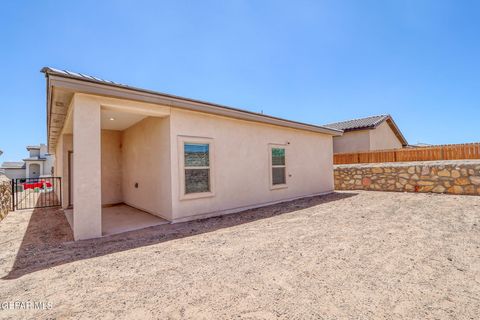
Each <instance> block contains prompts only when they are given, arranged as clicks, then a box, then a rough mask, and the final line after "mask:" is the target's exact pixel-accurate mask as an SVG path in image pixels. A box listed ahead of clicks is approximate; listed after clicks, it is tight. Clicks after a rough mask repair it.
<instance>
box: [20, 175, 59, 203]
mask: <svg viewBox="0 0 480 320" xmlns="http://www.w3.org/2000/svg"><path fill="white" fill-rule="evenodd" d="M12 204H13V208H12V209H13V210H23V209H33V208H47V207H56V206H61V205H62V178H60V177H46V178H26V179H12Z"/></svg>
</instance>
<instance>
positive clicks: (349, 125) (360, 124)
mask: <svg viewBox="0 0 480 320" xmlns="http://www.w3.org/2000/svg"><path fill="white" fill-rule="evenodd" d="M388 118H390V115H388V114H387V115H378V116H371V117H367V118H360V119H352V120H347V121H342V122H335V123H330V124H326V125H325V126H326V127H330V128H334V129H340V130H344V131H353V130H362V129H372V128H375V127H377V126H378V125H379V124H381V123H382V122H383V121H385V120H387V119H388Z"/></svg>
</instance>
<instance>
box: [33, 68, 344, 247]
mask: <svg viewBox="0 0 480 320" xmlns="http://www.w3.org/2000/svg"><path fill="white" fill-rule="evenodd" d="M42 72H44V73H45V75H46V78H47V131H48V146H49V151H50V152H52V153H54V154H55V157H56V163H55V176H60V177H62V181H63V186H62V188H63V192H62V202H63V206H64V207H67V206H69V205H73V226H72V228H73V233H74V237H75V239H77V240H78V239H87V238H94V237H99V236H101V235H102V206H110V205H113V204H118V203H125V204H127V205H129V206H132V207H134V208H137V209H141V210H143V211H145V212H148V213H150V214H152V215H156V216H159V217H162V218H164V219H167V220H169V221H171V222H180V221H187V220H193V219H200V218H205V217H209V216H216V215H223V214H228V213H233V212H238V211H242V210H245V209H248V208H253V207H259V206H264V205H268V204H272V203H276V202H281V201H287V200H291V199H295V198H300V197H306V196H313V195H319V194H325V193H329V192H332V191H333V189H334V184H333V163H332V162H333V149H332V142H333V141H332V137H333V136H338V135H341V134H342V131H341V130H337V129H332V128H326V127H323V126H316V125H309V124H304V123H299V122H295V121H289V120H284V119H280V118H275V117H271V116H267V115H263V114H258V113H253V112H248V111H244V110H240V109H234V108H230V107H225V106H221V105H217V104H213V103H208V102H202V101H198V100H193V99H188V98H182V97H178V96H172V95H167V94H162V93H158V92H154V91H149V90H144V89H138V88H133V87H130V86H126V85H121V84H117V83H114V82H110V81H105V80H101V79H98V78H95V77H91V76H87V75H83V74H78V73H73V72H68V71H62V70H56V69H52V68H44V69H42Z"/></svg>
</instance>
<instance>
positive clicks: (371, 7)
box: [0, 0, 480, 162]
mask: <svg viewBox="0 0 480 320" xmlns="http://www.w3.org/2000/svg"><path fill="white" fill-rule="evenodd" d="M479 32H480V2H478V1H448V0H445V1H428V0H412V1H409V0H398V1H393V0H392V1H387V0H377V1H369V0H362V1H358V0H356V1H354V0H351V1H347V0H331V1H321V0H319V1H253V0H252V1H234V0H232V1H220V0H218V1H208V0H207V1H168V2H167V1H76V2H73V1H8V2H7V1H2V2H1V3H0V41H1V50H0V64H1V67H2V68H1V69H2V76H1V78H0V97H1V101H0V111H1V112H0V149H2V150H3V151H4V155H3V156H1V157H0V162H1V161H8V160H19V159H21V158H23V157H25V156H26V152H27V151H26V150H25V146H26V145H31V144H36V143H40V142H45V141H46V124H45V122H46V120H45V79H44V78H43V75H42V74H41V73H40V72H39V70H40V69H41V68H42V67H43V66H52V67H56V68H61V69H69V70H72V71H76V72H82V73H87V74H91V75H95V76H99V77H103V78H106V79H110V80H113V81H117V82H122V83H125V84H130V85H133V86H138V87H143V88H148V89H153V90H157V91H161V92H166V93H172V94H177V95H181V96H186V97H191V98H198V99H202V100H207V101H212V102H217V103H221V104H226V105H231V106H234V107H239V108H243V109H248V110H252V111H263V112H264V113H266V114H270V115H274V116H279V117H283V118H288V119H292V120H297V121H303V122H308V123H314V124H324V123H329V122H334V121H341V120H346V119H351V118H356V117H363V116H369V115H374V114H384V113H390V114H392V116H393V117H394V119H395V121H396V122H397V124H398V125H399V127H400V129H401V130H402V131H403V133H404V135H405V136H406V138H407V140H408V141H409V142H410V143H417V142H426V143H435V144H440V143H463V142H473V141H479V140H480V126H479V119H480V40H479V39H480V38H479Z"/></svg>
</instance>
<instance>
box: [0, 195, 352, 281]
mask: <svg viewBox="0 0 480 320" xmlns="http://www.w3.org/2000/svg"><path fill="white" fill-rule="evenodd" d="M355 195H357V194H356V193H336V192H335V193H332V194H329V195H325V196H316V197H309V198H303V199H299V200H294V201H289V202H284V203H279V204H275V205H271V206H267V207H262V208H257V209H251V210H247V211H243V212H240V213H235V214H230V215H224V216H219V217H214V218H208V219H203V220H197V221H190V222H184V223H177V224H168V225H159V226H154V227H150V228H146V229H142V230H136V231H131V232H126V233H122V234H117V235H112V236H107V237H103V238H97V239H91V240H83V241H76V242H74V241H73V234H72V231H71V229H70V226H69V224H68V222H67V219H66V218H65V215H64V213H63V210H61V209H35V210H34V211H33V213H32V216H31V218H30V221H29V224H28V227H27V229H26V231H25V234H24V237H23V240H22V244H21V245H20V248H19V250H18V252H17V256H16V258H15V262H14V264H13V267H12V270H11V271H10V272H9V273H8V275H6V276H5V277H3V278H2V279H4V280H7V279H16V278H19V277H22V276H23V275H26V274H29V273H32V272H36V271H39V270H43V269H47V268H52V267H55V266H59V265H62V264H66V263H70V262H74V261H78V260H82V259H90V258H94V257H99V256H103V255H107V254H111V253H115V252H121V251H125V250H130V249H134V248H138V247H143V246H149V245H153V244H158V243H162V242H165V241H170V240H174V239H180V238H184V237H189V236H194V235H198V234H202V233H207V232H212V231H215V230H218V229H223V228H229V227H232V226H237V225H241V224H245V223H249V222H253V221H256V220H260V219H266V218H270V217H274V216H278V215H282V214H285V213H289V212H293V211H297V210H302V209H306V208H310V207H314V206H317V205H321V204H326V203H329V202H332V201H337V200H342V199H345V198H349V197H353V196H355ZM14 214H15V213H14Z"/></svg>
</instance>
